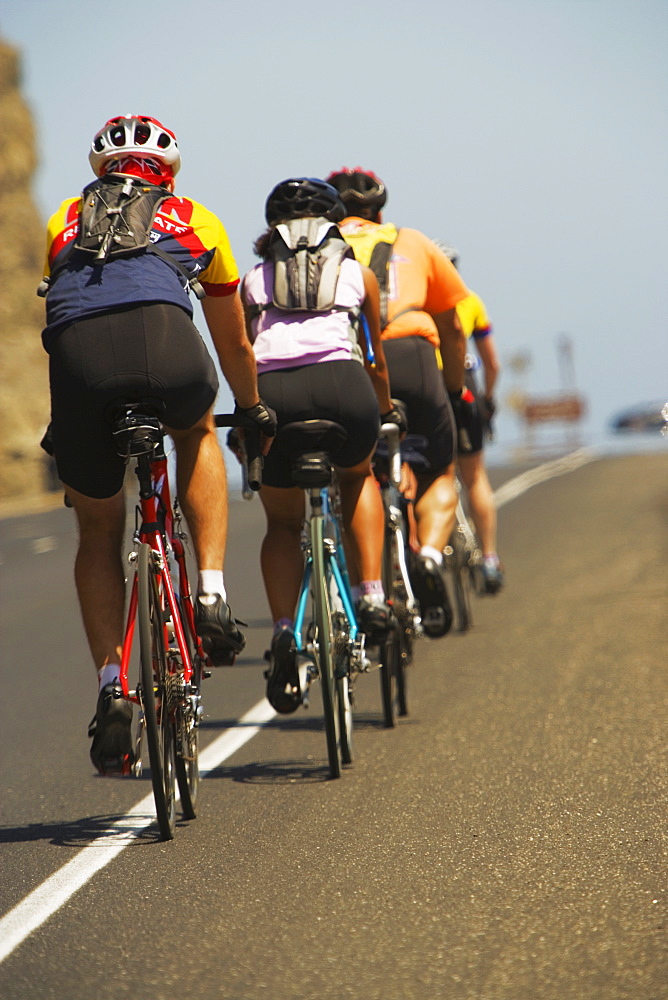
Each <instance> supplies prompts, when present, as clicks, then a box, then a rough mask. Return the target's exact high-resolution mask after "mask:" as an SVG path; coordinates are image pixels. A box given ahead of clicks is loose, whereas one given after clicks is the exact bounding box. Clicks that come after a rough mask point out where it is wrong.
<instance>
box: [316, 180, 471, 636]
mask: <svg viewBox="0 0 668 1000" xmlns="http://www.w3.org/2000/svg"><path fill="white" fill-rule="evenodd" d="M327 180H328V183H330V184H332V185H333V186H334V187H335V188H336V189H337V190H338V192H339V194H340V196H341V200H342V201H343V203H344V205H345V206H346V210H347V212H348V216H347V218H345V219H344V220H343V222H342V223H341V232H342V234H343V236H344V238H345V239H346V240H347V242H348V243H349V244H350V246H351V247H352V248H353V250H354V252H355V256H356V258H357V259H358V260H359V261H360V263H362V264H365V265H368V266H369V267H370V268H371V269H372V270H373V271H374V272H375V273H376V276H377V278H378V283H379V287H380V292H381V328H382V341H383V348H384V351H385V356H386V360H387V365H388V370H389V375H390V386H391V390H392V395H393V397H395V398H399V399H401V400H403V402H404V403H405V404H406V408H407V414H408V433H409V436H411V435H412V436H413V440H414V441H415V442H416V446H417V452H418V454H417V458H416V461H415V462H414V464H413V468H414V472H415V474H416V478H417V497H416V502H415V516H416V521H417V537H418V544H419V552H418V553H417V554H416V556H415V559H414V561H413V566H412V578H413V584H414V589H415V592H416V596H417V598H418V600H419V602H420V606H421V611H422V616H423V623H424V628H425V632H426V633H427V634H428V635H431V636H434V637H435V636H440V635H445V634H446V632H448V630H449V629H450V627H451V625H452V610H451V608H450V606H449V603H448V598H447V591H446V586H445V580H444V575H443V549H444V547H445V545H446V543H447V540H448V538H449V537H450V534H451V532H452V529H453V526H454V520H455V507H456V504H457V494H456V491H455V423H454V419H453V413H452V405H454V406H456V407H459V408H460V407H462V406H466V405H467V404H466V403H465V402H463V401H462V390H463V388H464V355H465V353H466V339H465V337H464V334H463V332H462V330H461V327H460V324H459V320H458V318H457V314H456V309H455V307H456V305H457V303H458V302H461V301H462V300H463V299H465V298H466V297H467V295H468V294H469V291H468V289H467V288H466V286H465V285H464V283H463V281H462V280H461V278H460V277H459V275H458V273H457V271H456V269H455V268H454V267H453V266H452V264H451V263H450V262H449V261H448V260H447V258H445V257H444V255H443V254H442V253H441V252H440V251H439V250H438V249H437V247H435V245H434V243H433V242H432V241H431V240H430V239H429V238H428V237H427V236H425V235H424V234H423V233H421V232H418V230H416V229H405V228H399V229H398V228H397V227H396V226H395V225H394V224H392V223H383V220H382V215H381V210H382V208H383V206H384V205H385V201H386V198H387V192H386V189H385V186H384V184H383V182H382V181H381V180H380V179H379V178H378V177H376V175H375V174H373V173H371V172H370V171H366V170H363V169H362V168H360V167H357V168H355V169H352V170H351V169H348V168H344V169H342V170H339V171H335V172H333V173H332V174H330V175H329V177H328V178H327ZM439 356H440V358H441V359H442V369H441V368H440V367H439ZM451 404H452V405H451Z"/></svg>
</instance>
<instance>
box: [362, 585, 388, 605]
mask: <svg viewBox="0 0 668 1000" xmlns="http://www.w3.org/2000/svg"><path fill="white" fill-rule="evenodd" d="M360 597H365V598H366V599H367V601H368V602H369V604H375V605H376V607H378V606H379V605H381V604H384V603H385V591H384V590H383V583H382V580H362V582H361V583H360Z"/></svg>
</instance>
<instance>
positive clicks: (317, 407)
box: [258, 361, 380, 487]
mask: <svg viewBox="0 0 668 1000" xmlns="http://www.w3.org/2000/svg"><path fill="white" fill-rule="evenodd" d="M258 388H259V391H260V396H261V397H262V399H263V400H264V401H265V403H267V404H268V405H269V406H271V407H272V408H273V409H274V410H275V411H276V416H277V417H278V428H279V434H278V437H277V438H276V439H275V440H274V442H273V444H272V446H271V448H270V449H269V452H268V454H267V455H266V456H265V459H264V470H263V472H262V482H263V483H266V484H267V486H278V487H288V486H294V483H293V481H292V474H291V471H290V459H289V457H288V456H287V455H285V454H283V453H282V452H281V443H280V429H281V427H283V426H284V425H285V424H289V423H291V422H292V421H293V420H313V419H317V420H334V421H336V423H337V424H341V426H342V427H344V428H345V429H346V431H347V432H348V439H347V440H346V441H345V443H344V444H342V445H341V446H340V448H338V449H337V450H336V451H333V452H332V453H331V456H330V457H331V459H332V461H333V462H334V464H335V465H338V466H340V467H341V468H343V469H348V468H350V467H351V466H353V465H358V464H359V463H360V462H362V461H363V460H364V459H365V458H366V457H367V455H370V454H371V452H372V451H373V450H374V448H375V446H376V442H377V441H378V432H379V430H380V416H379V413H378V403H377V400H376V394H375V392H374V389H373V386H372V384H371V379H370V378H369V376H368V375H367V373H366V371H365V370H364V368H363V367H362V365H361V364H360V363H359V361H321V362H319V363H317V364H313V365H301V366H300V367H299V368H284V369H282V370H280V371H273V372H264V373H263V374H261V375H260V376H259V378H258Z"/></svg>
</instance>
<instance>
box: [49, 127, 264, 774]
mask: <svg viewBox="0 0 668 1000" xmlns="http://www.w3.org/2000/svg"><path fill="white" fill-rule="evenodd" d="M180 160H181V157H180V153H179V148H178V145H177V142H176V137H175V135H174V133H173V132H172V131H171V130H170V129H168V128H166V127H165V126H163V125H162V124H161V123H160V122H158V121H157V120H156V119H155V118H150V117H148V116H143V115H123V116H119V117H117V118H112V119H110V120H109V121H108V122H107V123H106V124H105V125H104V126H103V127H102V128H101V129H100V131H99V132H98V133H97V134H96V135H95V136H94V138H93V142H92V145H91V149H90V153H89V161H90V164H91V166H92V168H93V172H94V173H95V175H96V178H97V180H95V181H92V182H91V184H90V185H88V186H87V187H86V189H85V192H86V195H85V198H83V197H78V198H71V199H68V200H67V201H66V202H64V203H63V205H62V206H61V208H60V210H59V211H58V212H56V213H55V215H54V216H53V217H52V218H51V220H50V222H49V226H48V237H47V263H46V270H45V278H44V281H43V282H42V285H41V286H40V294H46V321H47V322H46V327H45V330H44V332H43V335H42V340H43V343H44V347H45V349H46V351H47V352H48V354H49V374H50V387H51V435H50V438H51V448H52V450H53V453H54V456H55V460H56V464H57V467H58V473H59V476H60V479H61V481H62V482H63V484H64V486H65V489H66V492H67V496H68V498H69V500H70V502H71V503H72V506H73V507H74V511H75V514H76V517H77V521H78V526H79V548H78V552H77V556H76V563H75V581H76V587H77V593H78V597H79V603H80V606H81V613H82V617H83V622H84V627H85V630H86V635H87V638H88V643H89V646H90V650H91V654H92V657H93V661H94V663H95V666H96V668H97V671H98V700H97V707H96V713H95V717H94V719H93V722H92V723H91V727H90V729H89V736H91V737H92V740H93V743H92V746H91V751H90V753H91V759H92V761H93V763H94V764H95V766H96V767H97V768H98V770H100V771H101V773H109V772H110V768H109V767H108V765H105V762H108V761H109V760H110V759H122V758H123V757H124V756H125V755H127V754H128V753H129V752H131V749H132V738H131V732H130V727H131V715H132V708H131V706H130V704H129V703H128V702H127V701H126V700H125V699H122V698H118V697H116V696H115V691H116V689H117V686H118V674H119V662H120V656H121V644H122V638H123V629H124V605H125V571H124V568H123V561H122V558H121V550H122V545H123V541H124V535H125V500H124V491H123V479H124V473H125V463H124V460H123V459H122V458H121V457H120V456H119V455H118V454H117V452H116V448H115V445H114V440H113V434H112V420H111V417H110V409H111V407H112V406H113V405H114V404H118V403H119V402H120V401H121V400H137V401H139V400H142V399H144V398H145V397H146V396H149V397H151V399H152V400H153V401H154V402H155V405H156V406H157V407H159V408H160V413H159V415H160V418H161V420H162V421H163V423H164V425H165V427H166V429H167V431H168V433H169V434H170V435H171V436H172V438H173V440H174V444H175V448H176V457H177V487H178V495H179V499H180V501H181V506H182V508H183V512H184V514H185V517H186V519H187V522H188V527H189V529H190V533H191V536H192V539H193V545H194V548H195V555H196V558H197V564H198V569H199V580H198V593H197V600H196V602H195V615H196V621H197V628H198V632H199V634H200V635H201V637H202V640H203V643H204V645H205V649H207V651H208V653H209V655H210V657H211V659H212V661H213V662H214V663H216V662H224V661H225V658H226V656H227V655H228V654H229V651H230V650H231V651H233V652H238V651H239V650H240V649H242V648H243V646H244V642H245V640H244V637H243V635H242V634H241V632H240V631H239V629H238V628H237V625H236V622H235V620H234V616H233V614H232V612H231V609H230V606H229V604H228V603H227V595H226V591H225V586H224V582H223V558H224V553H225V542H226V532H227V496H226V478H225V466H224V463H223V457H222V453H221V450H220V446H219V444H218V440H217V436H216V429H215V425H214V422H213V416H212V407H213V403H214V401H215V398H216V392H217V389H218V377H217V375H216V370H215V367H214V364H213V361H212V359H211V357H210V356H209V353H208V351H207V349H206V347H205V345H204V342H203V341H202V339H201V337H200V335H199V333H198V331H197V329H196V328H195V326H194V324H193V321H192V314H193V311H192V306H191V304H190V301H189V294H188V293H189V291H190V289H191V288H194V287H195V286H197V290H198V292H201V294H202V295H206V297H205V298H204V300H203V302H202V308H203V311H204V316H205V319H206V322H207V325H208V327H209V330H210V332H211V337H212V339H213V343H214V346H215V348H216V352H217V354H218V358H219V360H220V365H221V368H222V371H223V374H224V376H225V378H226V379H227V381H228V382H229V384H230V387H231V389H232V391H233V393H234V396H235V399H236V402H237V406H238V407H239V408H240V409H242V410H243V411H244V412H245V413H247V414H248V415H249V416H250V417H251V418H252V419H254V420H255V422H256V423H257V424H258V426H259V427H260V428H261V429H262V430H264V432H265V433H266V434H268V435H271V434H272V433H273V432H274V431H275V423H274V421H273V416H272V414H271V413H270V411H268V409H267V408H266V407H265V406H264V404H263V403H262V401H261V400H260V398H259V395H258V388H257V372H256V365H255V358H254V355H253V351H252V348H251V346H250V343H249V341H248V339H247V337H246V333H245V327H244V319H243V312H242V309H241V303H240V300H239V295H238V291H237V286H238V284H239V275H238V273H237V269H236V264H235V261H234V257H233V256H232V252H231V250H230V247H229V242H228V239H227V236H226V233H225V230H224V228H223V226H222V224H221V223H220V222H219V220H218V219H217V218H216V216H214V215H213V214H212V213H211V212H209V211H207V209H205V208H204V207H203V206H201V205H198V204H197V203H196V202H192V201H190V199H188V198H181V197H176V196H175V195H174V194H173V190H174V178H175V175H176V173H177V171H178V169H179V166H180ZM114 199H116V201H115V202H114V205H115V209H114V211H115V214H113V215H112V213H110V211H109V206H110V205H111V203H112V201H113V200H114ZM148 199H152V201H150V207H151V210H150V211H146V212H144V211H143V210H142V212H141V213H140V214H135V215H134V216H133V217H131V218H132V225H130V224H128V218H130V217H129V216H128V218H125V217H124V216H123V212H126V213H129V212H130V211H131V208H130V205H131V204H133V205H138V204H141V205H143V206H147V205H148V204H149V201H148ZM98 204H99V205H102V209H101V211H100V217H99V218H101V219H102V221H103V223H105V224H106V236H105V237H104V238H102V239H101V241H100V243H99V246H97V247H95V246H94V247H93V249H92V251H91V247H90V245H89V242H90V239H91V237H94V238H95V239H97V236H96V233H97V232H98V230H96V228H95V226H93V225H92V224H89V222H88V221H87V222H86V224H85V225H84V224H83V221H82V220H83V219H84V213H88V214H86V216H85V218H86V220H89V219H90V218H91V216H90V212H94V211H95V206H97V205H98ZM110 220H111V221H110ZM113 220H115V221H113ZM121 222H123V225H121ZM135 223H136V224H135ZM112 225H113V228H111V227H112ZM124 237H127V238H128V240H129V243H130V245H129V246H121V245H122V242H123V238H124ZM132 240H136V245H132ZM142 240H143V242H142ZM93 242H94V240H93ZM140 244H141V245H140Z"/></svg>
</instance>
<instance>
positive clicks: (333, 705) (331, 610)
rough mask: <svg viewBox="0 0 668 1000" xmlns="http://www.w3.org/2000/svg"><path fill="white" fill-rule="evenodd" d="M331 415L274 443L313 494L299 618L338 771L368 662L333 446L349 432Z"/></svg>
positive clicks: (300, 645) (298, 640) (300, 648)
mask: <svg viewBox="0 0 668 1000" xmlns="http://www.w3.org/2000/svg"><path fill="white" fill-rule="evenodd" d="M346 436H347V435H346V431H345V430H344V428H343V427H341V425H340V424H336V423H334V422H333V421H331V420H304V421H297V422H293V423H289V424H286V425H285V426H284V427H282V428H281V429H280V430H279V432H278V436H277V438H276V441H275V442H274V444H273V446H272V447H278V448H279V449H281V450H282V451H283V452H284V454H287V455H288V456H289V457H290V461H291V467H292V478H293V482H294V483H295V485H296V486H299V487H301V488H302V489H303V490H304V491H305V492H306V496H307V502H308V509H307V512H306V520H305V523H304V532H303V536H302V546H303V550H304V574H303V577H302V583H301V588H300V592H299V598H298V601H297V610H296V613H295V621H294V634H295V645H296V647H297V662H298V664H299V675H300V685H301V689H302V694H303V703H304V704H305V705H308V702H309V693H310V689H311V686H312V684H313V683H314V682H315V681H319V682H320V689H321V694H322V707H323V714H324V719H325V733H326V737H327V757H328V761H329V771H330V776H331V777H332V778H339V777H340V776H341V765H342V764H351V763H352V759H353V746H352V732H353V713H352V703H353V682H354V679H355V677H356V675H357V673H359V672H360V671H361V670H363V669H364V667H365V656H364V638H365V637H364V634H363V633H362V632H360V630H359V629H358V627H357V619H356V616H355V607H354V604H353V599H352V594H351V590H350V579H349V576H348V569H347V565H346V557H345V553H344V550H343V543H342V536H341V522H340V513H339V506H338V494H337V490H336V482H335V477H334V470H333V467H332V463H331V460H330V457H329V453H330V451H331V449H332V448H333V447H334V446H335V445H340V444H341V443H343V441H344V440H345V438H346Z"/></svg>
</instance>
